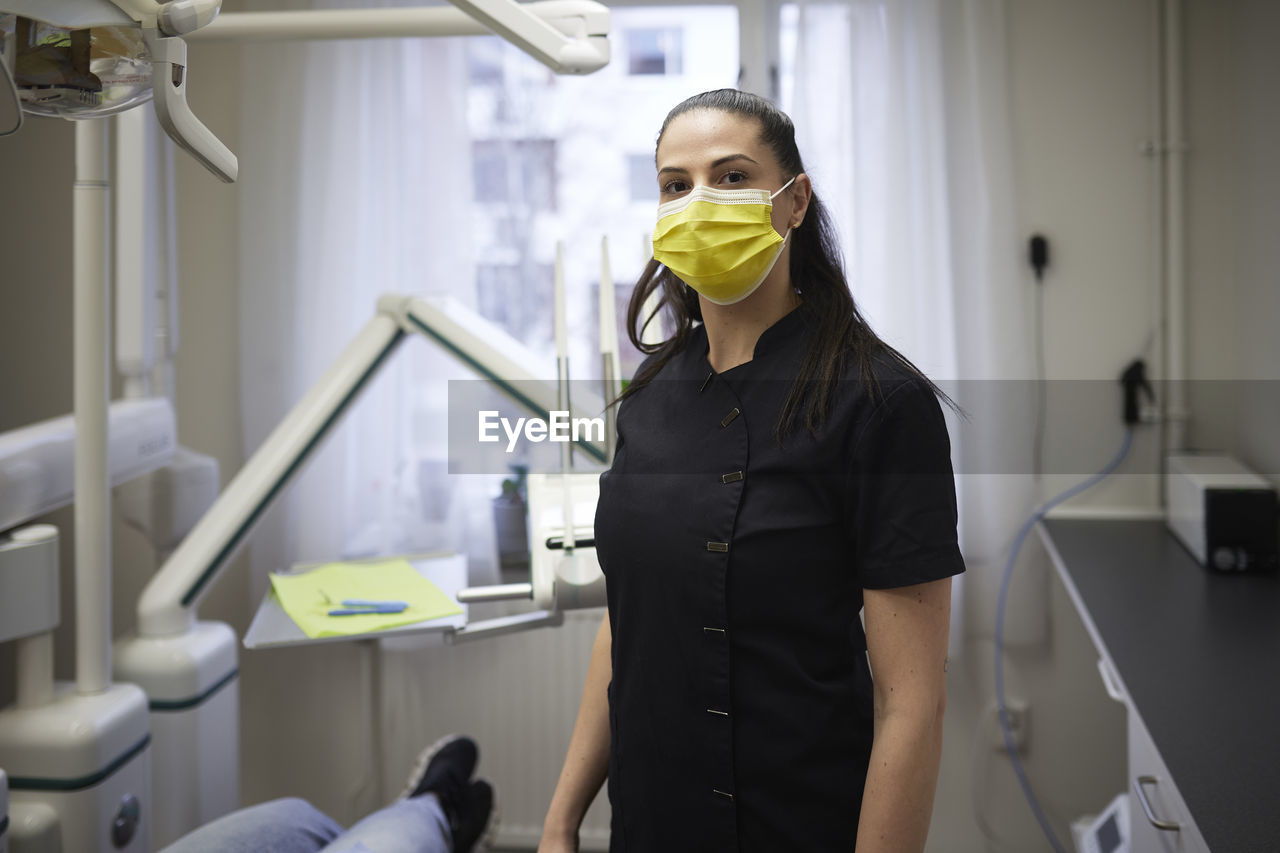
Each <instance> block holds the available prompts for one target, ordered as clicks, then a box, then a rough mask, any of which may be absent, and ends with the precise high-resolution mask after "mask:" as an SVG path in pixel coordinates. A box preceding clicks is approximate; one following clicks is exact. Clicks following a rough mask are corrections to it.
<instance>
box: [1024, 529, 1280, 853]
mask: <svg viewBox="0 0 1280 853" xmlns="http://www.w3.org/2000/svg"><path fill="white" fill-rule="evenodd" d="M1041 525H1042V527H1043V531H1044V533H1045V534H1047V535H1046V536H1045V540H1046V544H1047V545H1048V546H1049V550H1050V553H1051V554H1052V555H1053V556H1054V560H1055V562H1056V563H1057V565H1058V570H1059V572H1060V573H1061V574H1062V576H1063V579H1064V581H1065V582H1066V583H1067V585H1068V587H1069V588H1072V589H1073V594H1074V595H1075V596H1076V597H1077V599H1078V602H1077V603H1078V605H1082V606H1083V607H1084V608H1085V610H1086V611H1087V616H1086V620H1085V621H1086V623H1091V624H1090V626H1089V628H1090V633H1093V634H1094V635H1095V636H1094V642H1095V643H1099V644H1100V645H1101V647H1102V648H1103V649H1105V653H1106V655H1107V657H1108V658H1109V659H1110V661H1111V663H1112V664H1113V665H1114V667H1115V669H1116V671H1117V673H1118V675H1119V676H1120V679H1121V681H1122V682H1123V686H1124V689H1125V691H1126V693H1127V694H1128V695H1129V698H1130V700H1131V701H1132V704H1133V706H1134V707H1136V708H1137V710H1138V713H1139V715H1140V717H1141V718H1142V721H1143V723H1144V724H1145V725H1146V727H1147V731H1148V732H1149V733H1150V734H1151V737H1152V740H1153V741H1154V742H1155V746H1156V749H1157V750H1158V751H1159V752H1160V756H1161V758H1163V759H1164V763H1165V765H1166V766H1167V767H1168V769H1169V772H1170V774H1172V776H1173V781H1174V784H1175V785H1176V786H1177V788H1178V791H1179V792H1180V793H1181V794H1182V798H1183V800H1184V801H1185V802H1186V804H1187V807H1188V808H1189V809H1190V810H1191V814H1192V818H1193V819H1194V820H1195V823H1196V826H1197V827H1198V828H1199V829H1200V832H1201V834H1202V835H1203V837H1204V840H1205V842H1206V843H1207V844H1208V845H1209V847H1210V849H1212V850H1214V851H1226V853H1245V851H1254V850H1257V851H1276V850H1280V576H1277V575H1276V574H1274V573H1271V574H1250V573H1240V574H1230V575H1223V574H1216V573H1212V572H1210V571H1208V570H1206V569H1205V568H1203V567H1202V566H1200V565H1199V564H1198V563H1197V562H1196V561H1195V559H1194V558H1192V556H1191V555H1190V554H1189V553H1188V552H1187V551H1186V549H1184V548H1183V546H1182V544H1181V543H1180V542H1179V541H1178V540H1177V539H1175V538H1174V537H1173V534H1171V533H1170V532H1169V531H1168V529H1167V528H1166V527H1165V523H1164V522H1163V521H1161V520H1154V521H1147V520H1140V521H1133V520H1081V519H1046V520H1044V521H1042V522H1041Z"/></svg>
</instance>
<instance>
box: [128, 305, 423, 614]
mask: <svg viewBox="0 0 1280 853" xmlns="http://www.w3.org/2000/svg"><path fill="white" fill-rule="evenodd" d="M403 337H404V332H403V331H402V330H401V329H400V327H399V325H398V324H397V323H396V321H395V320H394V319H393V318H391V317H387V316H384V315H382V314H379V315H377V316H375V317H374V318H373V319H372V320H370V321H369V322H368V324H366V325H365V327H364V328H363V329H361V331H360V333H359V334H358V335H357V336H356V338H355V340H353V341H352V342H351V343H350V344H349V345H348V346H347V348H346V349H345V350H344V351H343V353H342V355H340V356H339V357H338V360H337V361H335V362H334V363H333V365H332V366H331V367H330V368H329V370H328V371H327V372H326V373H325V374H324V376H322V377H321V378H320V381H319V382H317V383H316V384H315V385H314V386H313V387H312V388H311V390H310V391H308V392H307V394H306V396H304V397H303V398H302V400H301V401H300V402H299V403H298V404H297V405H296V406H294V407H293V410H292V411H290V412H289V414H288V415H286V416H285V419H284V420H283V421H281V422H280V425H279V426H277V427H276V428H275V430H274V431H272V433H271V435H270V436H268V438H267V440H266V441H264V442H263V443H262V446H261V447H259V448H258V449H257V450H256V451H255V452H254V454H253V456H252V457H250V458H249V460H248V461H247V462H246V463H245V466H244V468H242V469H240V473H238V474H236V476H235V479H233V480H232V481H231V482H230V484H228V485H227V488H226V489H225V490H224V491H223V492H222V494H221V495H219V496H218V499H217V500H216V501H214V504H213V506H211V507H210V508H209V511H208V512H206V513H205V514H204V516H203V517H202V518H201V519H200V521H199V523H198V524H196V526H195V527H194V528H193V529H192V530H191V532H190V533H188V534H187V537H186V538H185V539H183V540H182V544H181V545H179V546H178V548H177V550H175V551H174V552H173V554H172V555H170V557H169V559H168V560H166V561H165V564H164V565H163V566H161V567H160V571H159V572H157V573H156V576H155V577H154V578H152V579H151V582H150V583H149V584H147V588H146V589H144V590H143V591H142V598H141V599H140V600H139V602H138V633H139V634H141V635H142V636H164V635H167V634H180V633H182V632H184V631H186V630H187V629H188V628H189V627H190V626H191V625H192V623H193V622H194V614H195V608H196V605H197V603H198V602H199V600H200V598H201V597H202V596H203V594H204V593H205V592H206V591H207V590H208V589H209V586H210V584H211V582H212V581H213V579H214V578H215V577H216V576H217V573H218V572H219V571H220V570H221V569H222V567H223V566H224V565H225V564H226V562H227V561H228V560H229V559H230V558H231V556H232V555H233V554H234V553H235V552H236V551H237V550H238V549H239V547H240V546H241V545H243V544H244V541H245V539H246V538H247V537H248V535H249V532H250V531H251V530H252V529H253V526H254V525H255V524H256V523H257V521H258V519H259V518H260V517H261V516H262V514H263V513H264V512H265V511H266V509H267V507H268V506H270V505H271V502H272V501H273V500H275V498H276V496H277V495H278V494H279V493H280V491H281V490H282V489H283V488H284V487H285V485H286V484H287V483H288V482H289V480H290V479H292V477H293V475H294V474H296V473H297V472H298V470H299V469H301V467H302V465H303V463H304V462H305V461H306V460H307V458H308V457H309V456H310V455H311V452H312V451H313V450H315V448H316V447H317V446H319V444H320V442H321V441H322V440H323V439H324V437H325V436H326V435H328V433H329V432H330V431H331V430H332V428H333V427H334V426H335V425H336V424H337V422H338V420H339V419H340V418H341V417H342V415H343V414H344V413H345V412H346V410H347V409H348V408H349V407H350V405H351V403H352V402H353V401H354V400H355V398H356V396H357V395H358V394H359V393H360V391H361V390H363V389H364V387H365V386H366V385H367V384H368V382H369V380H370V379H372V378H373V375H374V374H375V373H376V372H377V370H378V368H379V367H380V366H381V365H382V364H383V362H384V361H385V360H386V358H387V357H388V356H389V355H390V354H391V352H392V350H394V349H395V348H396V345H397V344H399V343H400V341H401V339H402V338H403Z"/></svg>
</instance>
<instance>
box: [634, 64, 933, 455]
mask: <svg viewBox="0 0 1280 853" xmlns="http://www.w3.org/2000/svg"><path fill="white" fill-rule="evenodd" d="M694 110H719V111H720V112H725V113H730V114H733V115H738V116H747V117H750V118H752V119H755V120H756V121H757V122H758V123H759V125H760V139H761V141H763V142H764V143H765V145H767V146H768V147H769V150H770V151H772V152H773V156H774V158H775V159H776V160H777V161H778V165H779V167H781V169H782V174H783V177H784V179H786V178H789V177H794V176H795V175H799V174H800V173H802V172H803V171H804V163H803V162H802V161H801V160H800V151H799V149H797V148H796V133H795V127H794V125H792V123H791V119H790V118H788V117H787V115H786V113H784V112H782V110H780V109H778V108H777V107H775V106H774V105H773V104H771V103H770V102H769V101H768V100H766V99H765V98H762V97H760V96H759V95H753V94H751V93H749V92H741V91H738V90H737V89H716V90H714V91H711V92H703V93H702V94H700V95H694V96H693V97H692V98H689V99H687V100H685V101H683V102H681V103H679V104H677V105H676V106H675V108H674V109H672V110H671V112H669V113H667V117H666V119H665V120H664V121H663V122H662V130H661V131H660V132H659V133H658V140H657V141H658V144H661V142H662V137H663V135H664V134H665V133H666V132H667V127H669V126H670V124H671V122H672V121H673V120H674V119H675V118H676V117H677V116H680V115H683V114H684V113H687V112H692V111H694ZM790 268H791V281H792V284H793V286H794V287H796V288H797V289H798V290H800V291H801V293H802V294H803V296H804V301H803V303H802V304H801V306H800V307H799V308H797V309H796V310H798V311H804V310H808V311H810V312H812V314H813V316H814V317H815V319H816V323H817V328H816V330H815V336H814V339H813V344H812V346H810V348H809V352H808V353H807V354H806V356H805V359H804V362H803V363H802V365H801V367H800V372H799V374H798V375H797V376H796V381H795V382H794V383H793V384H792V386H791V390H790V392H789V393H788V394H787V399H786V401H785V402H784V404H783V407H782V412H781V414H780V416H779V419H778V424H777V426H776V428H775V436H776V437H777V438H778V439H779V440H781V438H782V436H784V435H785V434H786V433H787V432H788V431H790V430H791V429H792V427H793V426H794V425H795V423H796V421H797V418H799V417H800V416H801V412H802V411H803V418H804V424H805V426H806V427H807V428H808V429H809V430H810V431H811V432H812V431H816V430H817V428H818V426H819V425H821V423H822V421H823V420H824V419H825V417H826V414H827V412H828V411H829V407H830V403H831V399H832V395H833V394H834V393H835V390H836V382H837V380H838V378H839V377H840V375H841V373H842V371H843V369H844V366H845V359H846V358H853V359H854V361H855V362H856V364H857V365H858V367H859V370H860V372H861V374H862V378H863V380H864V381H865V382H866V383H867V386H868V387H869V388H870V389H871V393H872V398H873V399H874V398H875V394H876V393H877V392H878V391H879V383H878V382H877V380H876V377H875V374H874V372H873V370H872V360H873V358H874V356H875V355H876V354H878V353H879V354H883V355H885V356H887V357H888V358H890V359H892V360H894V361H896V362H898V363H899V364H900V365H901V366H902V367H903V368H904V369H905V370H906V372H907V373H908V375H910V376H914V377H918V378H919V379H920V380H921V381H923V382H924V383H925V384H926V385H927V386H928V387H929V388H931V389H932V390H933V392H934V393H935V394H938V395H939V396H941V397H942V398H943V399H944V400H946V401H947V403H948V404H949V405H950V406H951V407H952V408H953V409H955V408H957V407H956V404H955V402H954V401H953V400H952V399H951V398H950V397H948V396H947V395H946V394H945V393H944V392H943V391H942V390H941V389H940V388H938V386H937V385H935V384H934V383H933V382H932V381H931V380H930V379H929V378H928V377H926V376H925V375H924V374H923V373H922V372H921V371H920V370H919V369H918V368H917V367H916V366H915V365H914V364H912V363H911V361H910V360H908V359H907V357H906V356H904V355H903V354H902V353H900V352H898V351H897V350H896V349H894V348H893V347H891V346H890V345H889V344H887V343H885V342H884V341H883V340H881V339H880V338H879V336H877V335H876V333H875V332H873V331H872V330H871V327H870V326H869V325H868V324H867V322H866V320H864V319H863V317H862V315H861V314H860V313H859V312H858V307H857V306H856V305H855V304H854V302H853V296H852V294H850V292H849V285H848V283H847V282H846V281H845V276H844V269H843V266H842V264H841V261H840V249H839V244H838V241H837V239H836V231H835V226H834V225H833V224H832V222H831V217H830V215H829V214H828V213H827V208H826V206H825V205H824V204H823V203H822V202H821V201H820V200H819V199H818V196H817V193H814V194H813V196H812V198H811V199H810V201H809V210H808V212H807V213H806V215H805V221H804V222H803V224H802V225H801V226H800V227H798V228H796V229H795V231H793V232H792V234H791V263H790ZM659 289H661V299H660V301H659V303H658V307H657V310H655V311H654V312H653V313H652V314H650V315H649V316H648V317H643V318H642V317H641V313H642V311H643V310H644V305H645V303H646V301H647V300H648V299H649V296H650V294H652V293H653V292H654V291H656V290H659ZM663 307H666V308H667V309H668V310H669V311H670V312H671V315H672V317H673V318H674V320H675V334H674V335H673V336H672V337H671V338H670V339H668V340H666V341H663V342H662V343H660V344H646V343H642V342H641V340H640V336H641V332H642V331H643V329H644V327H645V326H647V325H648V324H649V323H650V322H654V321H656V320H657V319H658V314H660V313H661V311H662V308H663ZM695 320H696V321H699V322H700V321H701V320H702V309H701V307H700V305H699V304H698V296H697V294H696V293H695V292H694V291H693V290H692V289H691V288H689V287H688V286H686V285H685V283H684V282H682V281H681V280H680V279H679V278H677V277H676V276H675V274H674V273H672V272H671V271H670V270H669V269H667V268H666V267H665V266H663V265H662V264H660V263H658V261H656V260H653V259H650V260H649V263H648V265H647V266H645V268H644V272H643V273H641V275H640V280H639V281H638V282H637V283H636V287H635V290H634V291H632V294H631V302H630V304H629V305H628V306H627V335H628V337H629V338H630V339H631V343H632V344H633V345H634V346H635V347H636V349H638V350H640V351H641V352H643V353H645V354H654V353H656V354H657V355H656V357H655V358H653V359H650V360H649V361H648V363H647V365H645V366H644V369H643V370H641V371H640V372H639V373H638V374H637V375H636V377H635V379H633V380H632V381H631V383H630V384H629V385H628V386H627V387H626V389H625V390H624V391H623V392H622V394H621V395H619V397H618V400H617V401H620V400H624V399H626V398H627V397H628V396H629V395H631V394H634V393H635V392H636V391H638V390H640V389H641V388H643V387H644V386H645V385H647V384H648V383H649V381H650V380H652V379H653V377H654V376H656V375H657V373H658V371H660V370H661V369H662V368H663V366H664V365H665V364H666V363H667V362H668V361H670V360H671V358H672V356H674V355H675V354H676V353H678V352H680V351H681V350H682V349H683V348H684V346H685V344H686V343H687V342H688V340H689V336H690V335H691V334H692V333H693V323H694V321H695ZM617 401H615V402H617Z"/></svg>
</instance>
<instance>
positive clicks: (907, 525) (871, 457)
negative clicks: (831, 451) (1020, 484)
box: [845, 380, 964, 589]
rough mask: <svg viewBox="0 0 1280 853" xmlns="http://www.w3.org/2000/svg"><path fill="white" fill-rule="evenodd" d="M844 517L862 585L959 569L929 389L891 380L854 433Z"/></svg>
mask: <svg viewBox="0 0 1280 853" xmlns="http://www.w3.org/2000/svg"><path fill="white" fill-rule="evenodd" d="M854 442H855V443H854V446H853V449H852V451H851V452H850V454H849V460H848V462H849V464H848V468H847V469H846V471H847V473H846V480H845V516H846V517H845V520H846V524H847V530H848V533H849V535H850V538H851V540H852V546H853V553H854V562H855V567H856V570H857V572H858V575H859V585H860V586H861V587H863V588H864V589H889V588H892V587H898V586H909V585H911V584H917V583H925V582H927V581H933V580H939V579H941V578H945V577H950V576H952V575H956V574H959V573H961V572H963V571H964V559H963V557H962V556H961V554H960V547H959V543H958V540H957V536H956V522H957V512H956V488H955V477H954V476H953V473H952V469H951V441H950V438H949V437H948V435H947V424H946V420H945V419H944V418H943V415H942V406H941V405H940V404H939V402H938V398H937V396H936V395H935V393H934V391H933V389H932V388H930V387H929V386H928V385H927V384H925V383H923V382H921V381H919V380H913V381H909V382H904V383H902V384H900V385H897V386H894V387H893V388H892V389H891V390H889V391H888V396H887V397H885V398H884V399H883V400H882V401H881V403H880V405H879V407H878V408H877V409H876V411H875V412H874V413H873V414H872V416H871V417H870V419H869V420H868V421H867V422H866V424H865V425H864V426H863V428H862V430H861V432H860V433H859V434H858V435H857V436H856V437H855V439H854Z"/></svg>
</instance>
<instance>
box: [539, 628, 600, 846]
mask: <svg viewBox="0 0 1280 853" xmlns="http://www.w3.org/2000/svg"><path fill="white" fill-rule="evenodd" d="M612 646H613V640H612V634H611V631H610V628H609V614H608V612H606V613H605V615H604V619H603V620H601V622H600V630H598V631H597V632H596V640H595V644H594V645H593V646H592V648H591V662H590V663H589V664H588V665H587V681H586V684H585V685H584V686H583V688H582V702H581V704H580V705H579V706H578V720H577V722H576V723H574V726H573V736H572V738H570V740H569V751H568V753H567V754H566V755H565V759H564V767H563V768H562V769H561V771H560V781H559V782H557V783H556V790H555V793H554V794H553V795H552V797H551V806H550V808H548V809H547V817H546V820H545V821H544V823H543V829H542V842H541V843H540V844H539V845H538V850H539V853H550V851H560V850H577V849H578V846H577V839H578V828H579V827H580V826H581V825H582V818H583V816H584V815H586V813H587V808H588V807H589V806H590V805H591V801H592V800H594V799H595V798H596V795H597V794H598V793H599V792H600V786H601V785H603V784H604V780H605V777H606V776H607V775H608V773H609V696H608V688H609V680H610V679H611V678H612V677H613V663H612V656H611V653H612Z"/></svg>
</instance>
